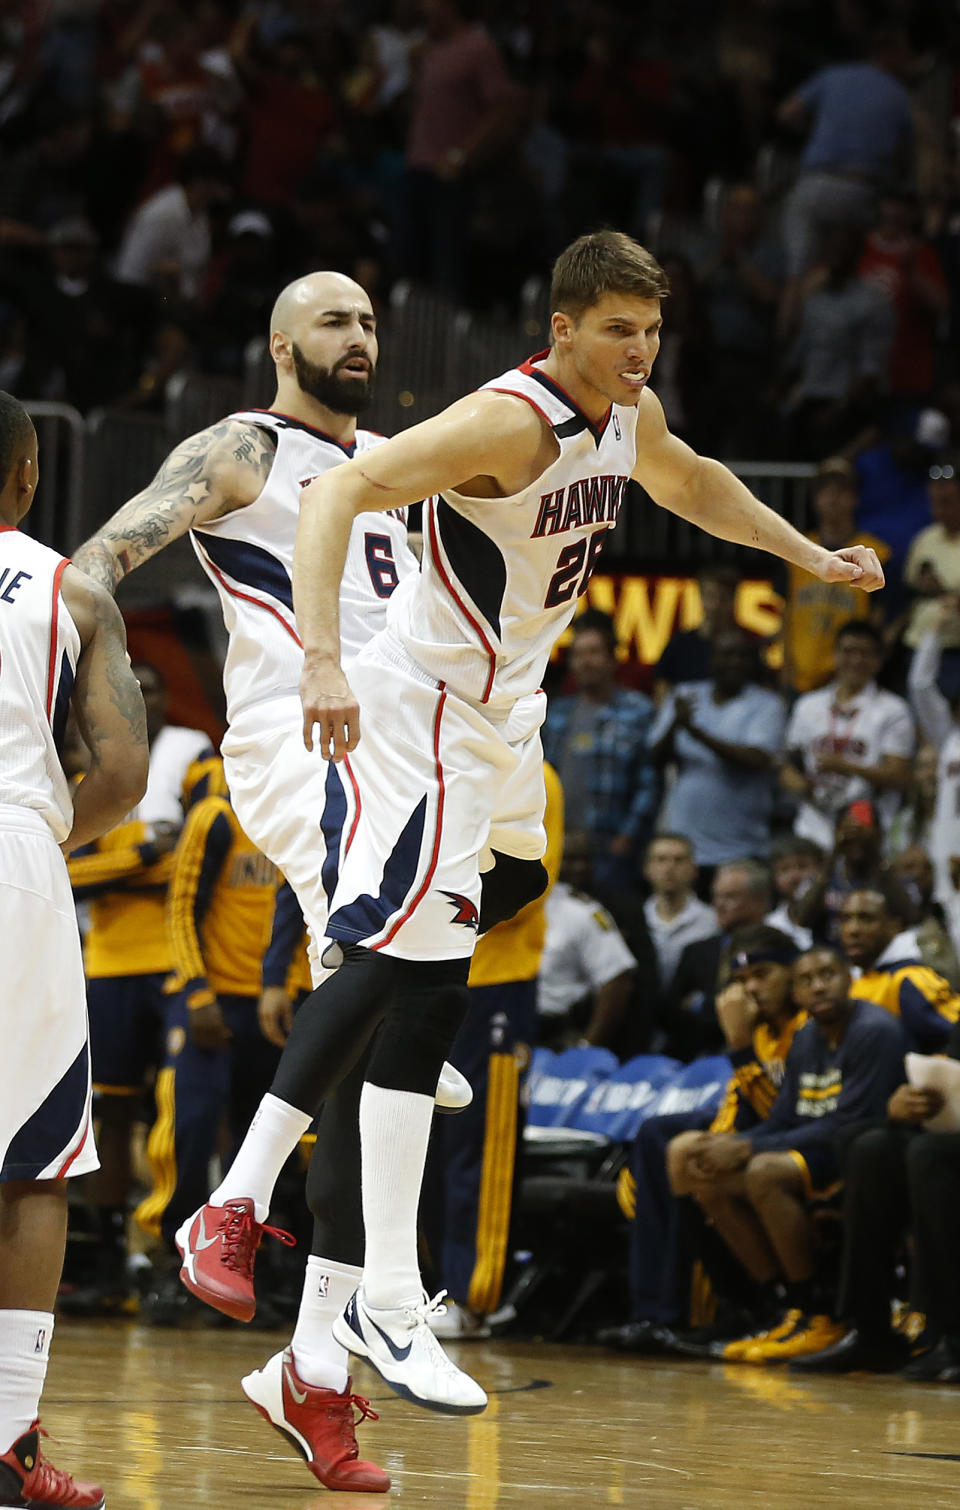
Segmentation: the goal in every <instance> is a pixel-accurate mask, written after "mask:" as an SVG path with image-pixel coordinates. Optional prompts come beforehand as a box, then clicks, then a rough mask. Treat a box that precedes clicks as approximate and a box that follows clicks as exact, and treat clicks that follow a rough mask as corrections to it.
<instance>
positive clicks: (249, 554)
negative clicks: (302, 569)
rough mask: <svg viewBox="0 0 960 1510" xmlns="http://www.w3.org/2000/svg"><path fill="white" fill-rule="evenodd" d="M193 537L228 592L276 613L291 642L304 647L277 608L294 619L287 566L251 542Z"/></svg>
mask: <svg viewBox="0 0 960 1510" xmlns="http://www.w3.org/2000/svg"><path fill="white" fill-rule="evenodd" d="M191 533H192V534H193V538H194V540H195V541H196V543H197V546H198V549H199V551H200V554H201V557H202V558H203V563H204V565H205V566H206V568H207V570H208V571H209V572H210V573H211V575H212V576H214V577H215V578H216V580H217V581H218V582H219V583H220V585H221V587H222V588H223V590H224V592H227V593H229V594H230V595H231V597H234V598H240V599H242V600H243V602H244V603H252V604H253V605H254V606H255V607H256V608H263V609H265V610H266V612H267V613H272V614H273V617H274V618H275V619H276V620H277V621H278V622H279V623H280V624H282V625H283V627H284V629H285V630H286V631H287V634H288V635H289V636H290V638H291V639H292V640H294V641H296V643H297V644H298V645H300V644H302V641H301V639H300V636H299V635H298V634H297V631H296V630H295V629H294V627H293V625H292V624H290V623H288V622H287V620H286V619H285V618H284V616H283V614H282V613H281V612H280V607H277V606H275V604H279V605H280V606H281V607H283V608H285V609H286V610H287V612H288V613H289V614H290V616H291V618H292V617H293V586H292V584H291V582H290V577H289V574H288V572H287V569H286V567H285V566H284V564H283V562H282V561H280V560H278V559H277V557H276V556H272V555H271V554H270V552H269V551H267V550H264V549H263V548H262V546H259V545H252V544H251V543H250V542H249V541H248V540H231V539H230V538H229V536H227V535H213V534H206V533H204V532H202V531H200V530H193V531H192V532H191ZM225 574H226V575H225ZM228 577H232V578H233V581H232V582H231V581H229V580H228ZM235 584H240V586H236V585H235ZM241 587H252V588H254V589H255V590H256V591H257V592H262V593H263V594H264V595H265V597H271V598H273V599H274V600H275V603H268V602H266V601H265V600H264V598H255V597H253V595H252V594H251V593H247V592H242V591H241Z"/></svg>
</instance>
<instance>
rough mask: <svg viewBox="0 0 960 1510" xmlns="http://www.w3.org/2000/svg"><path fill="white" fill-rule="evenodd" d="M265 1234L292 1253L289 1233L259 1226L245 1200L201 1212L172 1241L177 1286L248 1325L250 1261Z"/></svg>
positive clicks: (252, 1311)
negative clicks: (180, 1284)
mask: <svg viewBox="0 0 960 1510" xmlns="http://www.w3.org/2000/svg"><path fill="white" fill-rule="evenodd" d="M264 1233H268V1234H269V1236H270V1237H277V1238H279V1239H280V1241H281V1242H282V1243H286V1244H287V1246H288V1247H291V1248H292V1247H293V1246H294V1244H295V1242H296V1239H295V1238H293V1237H291V1236H290V1233H289V1232H283V1231H282V1230H281V1229H280V1228H279V1227H268V1226H267V1225H266V1224H265V1223H264V1222H258V1221H257V1219H256V1217H255V1216H254V1204H253V1201H252V1200H250V1198H249V1197H248V1196H244V1197H243V1199H242V1200H238V1201H228V1202H227V1204H226V1205H225V1206H210V1205H207V1206H201V1207H200V1210H199V1211H195V1212H194V1214H193V1216H190V1217H188V1218H187V1220H186V1221H185V1222H184V1223H183V1225H182V1227H180V1229H179V1231H178V1232H177V1235H176V1237H175V1239H174V1241H175V1242H176V1245H177V1251H178V1252H179V1254H180V1257H181V1258H182V1259H183V1264H182V1265H181V1268H180V1279H181V1281H182V1282H183V1284H185V1285H186V1287H187V1289H188V1290H189V1291H190V1293H191V1295H196V1296H197V1298H198V1299H199V1300H205V1301H206V1302H207V1305H208V1306H213V1308H214V1310H215V1311H222V1312H223V1314H224V1315H225V1316H232V1317H233V1319H234V1320H235V1321H252V1320H253V1317H254V1315H255V1314H256V1309H257V1301H256V1297H255V1295H254V1293H253V1261H254V1258H255V1256H256V1252H257V1249H258V1248H259V1246H260V1243H261V1241H262V1239H263V1235H264Z"/></svg>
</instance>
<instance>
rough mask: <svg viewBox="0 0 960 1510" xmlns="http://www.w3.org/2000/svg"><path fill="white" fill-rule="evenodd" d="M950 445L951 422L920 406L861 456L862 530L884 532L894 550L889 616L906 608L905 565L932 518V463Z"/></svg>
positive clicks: (859, 513) (859, 514) (889, 575)
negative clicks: (909, 421)
mask: <svg viewBox="0 0 960 1510" xmlns="http://www.w3.org/2000/svg"><path fill="white" fill-rule="evenodd" d="M949 444H950V421H949V420H948V419H947V416H946V415H945V414H943V413H941V412H940V410H938V409H932V408H931V409H921V410H920V413H919V414H918V415H917V417H916V419H915V420H914V422H913V425H912V426H911V427H910V429H909V430H908V431H906V432H905V433H896V432H895V433H893V434H890V435H887V434H883V435H881V437H880V438H879V439H878V440H877V441H876V442H875V443H874V444H873V445H870V446H867V447H866V448H865V449H864V450H862V451H860V452H859V454H858V455H857V461H856V465H857V477H858V478H859V480H860V503H859V507H858V509H857V521H858V523H859V525H860V527H861V529H865V530H869V531H870V532H871V534H874V535H879V537H880V539H881V540H885V541H886V542H887V544H888V545H889V546H890V548H891V551H892V554H891V556H890V559H889V560H888V561H887V562H886V564H885V565H884V575H885V576H886V579H887V585H886V587H885V588H884V592H883V595H884V598H885V599H889V600H890V605H889V607H888V609H887V616H888V618H893V617H894V615H896V614H899V613H900V612H901V611H902V609H903V608H904V607H905V606H906V603H905V599H904V592H905V588H904V583H903V569H904V566H905V564H906V559H907V552H908V551H909V549H910V544H911V542H912V540H913V537H914V536H915V535H916V533H917V531H918V530H921V529H923V527H924V525H925V524H926V523H927V521H928V520H929V518H930V491H929V490H930V476H929V472H930V467H931V465H933V463H934V462H935V461H936V458H937V453H938V452H939V451H942V450H943V448H944V447H945V446H948V445H949Z"/></svg>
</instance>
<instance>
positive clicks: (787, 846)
mask: <svg viewBox="0 0 960 1510" xmlns="http://www.w3.org/2000/svg"><path fill="white" fill-rule="evenodd" d="M825 858H826V857H825V855H824V853H823V850H822V849H821V848H820V846H819V845H818V844H814V843H813V841H812V840H811V839H800V838H798V837H797V835H796V834H784V835H783V836H782V838H779V839H775V840H774V841H773V848H772V849H771V851H770V860H771V863H772V865H773V887H774V891H775V892H776V894H777V897H778V899H779V906H778V907H775V908H774V910H773V911H772V912H768V913H767V916H766V918H765V919H764V921H765V922H766V923H768V924H769V926H770V927H771V928H779V930H780V932H781V933H786V934H788V935H789V936H790V938H792V939H793V942H794V943H795V944H796V946H797V948H798V949H809V948H810V945H811V944H812V943H813V934H812V933H811V931H810V929H809V928H805V927H804V926H803V924H802V923H799V922H798V921H797V919H796V917H795V916H794V913H795V904H796V903H797V902H799V900H800V899H801V897H803V895H804V893H805V892H806V891H807V890H808V889H809V887H811V886H813V885H814V883H815V882H816V881H817V879H818V878H819V876H820V874H821V872H822V870H823V862H824V859H825Z"/></svg>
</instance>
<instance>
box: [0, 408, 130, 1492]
mask: <svg viewBox="0 0 960 1510" xmlns="http://www.w3.org/2000/svg"><path fill="white" fill-rule="evenodd" d="M36 486H37V437H36V434H35V432H34V428H33V425H32V423H31V421H30V417H29V415H28V414H27V412H26V410H25V409H24V408H23V407H22V405H21V404H20V403H18V401H17V400H16V399H15V398H12V397H11V396H10V394H8V393H0V933H2V937H3V939H4V945H5V947H4V990H3V1003H4V1005H3V1053H2V1054H0V1506H18V1507H23V1506H31V1507H36V1510H40V1507H44V1506H49V1507H61V1510H67V1507H73V1510H96V1507H98V1506H101V1505H103V1503H104V1499H103V1491H102V1490H101V1489H100V1488H99V1486H98V1485H95V1484H83V1483H78V1482H77V1481H76V1480H74V1479H73V1478H71V1476H70V1475H69V1474H68V1473H65V1472H64V1471H63V1470H62V1469H58V1468H54V1467H53V1466H52V1464H50V1463H47V1462H46V1461H45V1460H44V1459H43V1457H42V1456H41V1454H40V1449H39V1422H38V1420H37V1413H38V1408H39V1403H40V1394H41V1391H42V1389H43V1383H44V1378H45V1375H46V1371H47V1360H48V1358H49V1353H50V1339H51V1337H52V1336H53V1307H54V1302H55V1299H56V1294H57V1287H58V1285H59V1283H60V1271H61V1269H62V1267H63V1256H64V1251H65V1247H66V1235H67V1176H68V1175H70V1176H73V1175H79V1174H86V1173H87V1172H88V1171H89V1170H92V1169H96V1168H97V1167H98V1163H97V1154H96V1149H95V1148H94V1143H93V1129H92V1123H91V1085H90V1054H89V1039H88V1034H87V1013H86V1001H85V995H84V981H83V963H82V959H81V955H80V938H79V934H78V932H77V922H76V913H75V911H74V906H73V897H72V894H71V891H70V882H69V879H68V877H67V866H66V860H65V859H64V855H65V854H66V853H67V852H68V851H69V850H70V849H73V848H75V847H76V846H77V845H80V844H85V843H89V841H90V840H92V839H96V838H99V836H100V835H101V834H102V833H105V832H106V831H107V829H109V828H112V827H113V825H114V824H115V823H117V822H119V820H120V819H121V818H122V817H123V816H124V814H125V813H127V812H128V811H129V810H130V808H131V807H134V806H135V805H136V803H137V802H139V800H140V798H141V797H142V795H143V792H144V789H145V787H146V782H147V759H148V753H147V731H146V718H145V714H144V706H143V698H142V697H141V695H140V689H139V687H138V685H137V682H136V679H135V678H134V676H133V673H132V672H131V670H130V666H129V663H128V661H127V657H126V636H125V634H124V630H123V621H122V620H121V618H120V615H119V613H118V612H117V608H116V606H115V604H114V602H113V599H112V598H111V597H110V595H109V594H108V593H105V592H104V591H103V590H102V588H100V587H97V586H96V585H95V584H94V583H92V582H90V581H89V580H88V579H87V578H86V577H84V576H83V575H82V574H81V573H80V572H78V571H77V570H75V568H74V567H72V566H71V565H70V564H69V563H68V562H67V561H65V560H64V559H63V557H61V556H58V555H57V554H56V552H55V551H52V550H48V549H47V547H46V546H45V545H40V544H39V543H38V542H37V541H36V540H32V539H31V538H30V536H29V535H24V534H21V532H20V530H19V529H18V528H17V526H18V525H19V523H20V521H21V520H22V519H23V517H24V515H25V514H26V512H27V510H28V509H29V507H30V505H31V503H32V502H33V497H34V492H35V490H36ZM71 708H72V709H73V711H74V713H75V715H76V719H77V723H78V726H79V729H80V732H81V734H82V736H83V738H84V740H85V742H86V745H87V748H88V750H89V752H90V768H89V770H88V773H87V775H86V776H85V777H84V779H83V781H82V782H81V783H80V785H79V786H78V787H77V788H76V790H75V791H74V794H73V798H72V800H71V792H70V787H69V785H68V782H67V778H66V776H65V774H64V771H63V767H62V765H61V763H60V753H59V752H60V750H61V749H62V741H63V736H64V730H65V725H66V720H67V715H68V712H69V711H70V709H71Z"/></svg>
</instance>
